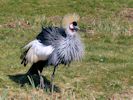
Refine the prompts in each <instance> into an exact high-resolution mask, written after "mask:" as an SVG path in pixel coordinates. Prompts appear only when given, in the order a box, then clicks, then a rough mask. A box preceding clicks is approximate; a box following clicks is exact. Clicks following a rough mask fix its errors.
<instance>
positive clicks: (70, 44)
mask: <svg viewBox="0 0 133 100" xmlns="http://www.w3.org/2000/svg"><path fill="white" fill-rule="evenodd" d="M78 20H79V16H78V15H77V14H68V15H66V16H64V18H63V19H62V27H46V28H42V31H41V32H40V33H39V34H38V35H37V37H36V39H35V40H33V41H31V42H30V43H28V44H27V45H26V46H25V47H24V50H25V51H24V52H23V54H22V62H21V64H24V66H26V65H27V64H28V63H31V64H32V66H31V67H30V69H29V71H28V72H27V74H29V75H33V74H37V75H39V76H40V87H41V88H44V83H43V78H42V75H41V73H42V70H43V68H44V67H46V66H50V65H52V66H54V70H53V73H52V76H51V83H52V89H53V79H54V75H55V70H56V68H57V66H58V65H59V64H64V65H69V64H70V63H71V62H72V61H79V60H81V59H82V57H83V54H84V48H83V44H82V42H81V40H80V36H79V34H78V33H77V31H78V29H79V27H78V24H77V22H78Z"/></svg>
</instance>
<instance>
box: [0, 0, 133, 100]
mask: <svg viewBox="0 0 133 100" xmlns="http://www.w3.org/2000/svg"><path fill="white" fill-rule="evenodd" d="M73 12H75V13H78V14H79V15H80V16H81V18H80V22H79V26H80V28H81V30H80V32H79V34H80V35H81V37H82V40H83V41H84V43H85V57H84V59H83V61H82V62H78V63H77V62H73V63H72V64H71V66H70V67H64V66H62V65H61V66H59V67H58V69H57V72H56V76H55V80H54V84H55V85H56V87H57V89H59V90H60V92H58V91H55V92H54V93H53V95H51V93H50V92H49V90H48V91H46V90H45V89H44V90H40V89H38V88H37V87H34V82H31V83H32V85H29V80H28V78H27V77H26V76H24V74H25V73H26V71H27V70H28V69H29V67H30V65H29V66H27V67H23V66H22V65H21V64H20V62H21V61H20V59H19V58H20V55H21V49H22V47H23V46H24V45H25V44H27V43H28V42H30V41H31V40H33V39H34V38H35V36H36V35H37V34H38V33H39V32H40V30H41V26H42V25H43V26H47V25H54V26H60V22H61V19H62V17H63V16H64V15H65V14H67V13H73ZM0 55H1V56H0V100H1V99H2V100H7V99H11V100H19V99H20V100H45V99H48V100H52V99H54V100H77V99H79V100H82V99H83V100H107V99H110V100H132V99H133V0H73V1H72V0H0ZM52 70H53V67H49V68H46V69H44V71H43V75H44V76H45V77H44V78H45V79H46V80H47V82H49V80H50V75H51V73H52ZM36 77H37V76H35V80H37V78H36ZM31 80H32V79H31ZM21 83H25V84H24V85H23V86H22V85H21Z"/></svg>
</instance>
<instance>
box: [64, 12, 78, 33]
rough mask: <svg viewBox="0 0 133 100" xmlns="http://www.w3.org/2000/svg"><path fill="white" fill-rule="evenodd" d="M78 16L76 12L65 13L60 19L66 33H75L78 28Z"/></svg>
mask: <svg viewBox="0 0 133 100" xmlns="http://www.w3.org/2000/svg"><path fill="white" fill-rule="evenodd" d="M78 20H79V16H78V15H77V14H75V13H74V14H68V15H65V16H64V18H63V20H62V27H63V28H64V29H65V31H66V33H67V34H69V35H75V33H76V32H77V31H78V30H79V27H78V24H77V22H78Z"/></svg>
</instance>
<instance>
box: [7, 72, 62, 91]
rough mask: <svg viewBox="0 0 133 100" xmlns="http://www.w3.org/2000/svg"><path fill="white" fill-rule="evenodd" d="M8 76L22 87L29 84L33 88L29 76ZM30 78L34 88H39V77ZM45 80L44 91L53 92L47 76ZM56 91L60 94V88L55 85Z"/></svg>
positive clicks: (32, 76)
mask: <svg viewBox="0 0 133 100" xmlns="http://www.w3.org/2000/svg"><path fill="white" fill-rule="evenodd" d="M8 76H9V78H10V79H11V80H13V81H14V82H16V83H18V84H20V85H21V86H22V87H23V86H24V85H25V84H29V85H31V86H32V84H31V83H30V80H29V78H28V75H27V74H16V75H8ZM30 78H31V79H32V80H33V83H34V86H35V87H39V84H40V78H39V76H38V75H30ZM43 79H44V84H45V88H44V89H46V91H51V87H52V85H51V82H50V81H49V80H48V79H47V78H46V77H45V76H43ZM54 91H55V92H60V88H59V87H58V86H56V85H54Z"/></svg>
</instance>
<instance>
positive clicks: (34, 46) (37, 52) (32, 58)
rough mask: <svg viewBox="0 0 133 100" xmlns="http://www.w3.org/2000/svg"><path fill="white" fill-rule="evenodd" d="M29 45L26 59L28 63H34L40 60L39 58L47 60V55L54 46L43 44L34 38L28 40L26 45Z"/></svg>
mask: <svg viewBox="0 0 133 100" xmlns="http://www.w3.org/2000/svg"><path fill="white" fill-rule="evenodd" d="M29 45H30V49H29V51H28V52H27V55H26V59H27V60H28V62H30V63H36V62H37V61H40V60H47V59H48V57H49V55H50V54H51V53H52V52H53V50H54V48H53V47H52V46H51V45H49V46H45V45H43V44H42V43H40V42H39V41H38V40H34V41H32V42H30V43H29V44H28V45H26V46H29ZM26 46H25V47H26Z"/></svg>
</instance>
